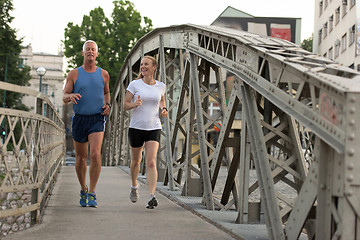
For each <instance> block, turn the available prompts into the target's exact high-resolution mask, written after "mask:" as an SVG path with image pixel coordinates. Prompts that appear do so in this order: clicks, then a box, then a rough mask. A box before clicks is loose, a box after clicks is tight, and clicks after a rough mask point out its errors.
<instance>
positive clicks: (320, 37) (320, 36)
mask: <svg viewBox="0 0 360 240" xmlns="http://www.w3.org/2000/svg"><path fill="white" fill-rule="evenodd" d="M321 39H322V29H320V30H319V44H320V43H321Z"/></svg>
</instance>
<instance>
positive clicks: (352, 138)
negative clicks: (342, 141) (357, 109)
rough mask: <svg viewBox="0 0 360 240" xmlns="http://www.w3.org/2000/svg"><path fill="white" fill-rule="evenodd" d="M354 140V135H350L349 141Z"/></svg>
mask: <svg viewBox="0 0 360 240" xmlns="http://www.w3.org/2000/svg"><path fill="white" fill-rule="evenodd" d="M354 139H355V134H354V133H350V134H349V140H350V141H353V140H354Z"/></svg>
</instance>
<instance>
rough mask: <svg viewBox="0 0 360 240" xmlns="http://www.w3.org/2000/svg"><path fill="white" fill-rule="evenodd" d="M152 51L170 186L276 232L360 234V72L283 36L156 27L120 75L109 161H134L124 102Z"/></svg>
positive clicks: (289, 235)
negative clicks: (160, 86) (162, 87)
mask: <svg viewBox="0 0 360 240" xmlns="http://www.w3.org/2000/svg"><path fill="white" fill-rule="evenodd" d="M144 55H152V56H155V57H156V58H157V60H158V68H157V77H156V78H157V79H158V80H160V81H162V82H164V83H165V84H166V86H167V92H166V102H167V106H168V109H169V117H168V118H166V119H164V124H163V131H162V134H163V138H162V143H161V146H160V149H159V154H158V169H159V173H160V174H159V181H161V182H163V183H164V184H165V185H167V186H168V187H169V189H170V190H180V191H182V194H183V195H186V196H202V197H203V203H204V204H205V206H206V208H207V209H208V210H214V211H217V210H227V211H237V213H238V214H237V215H238V217H237V219H234V222H236V223H250V222H253V221H259V222H262V221H263V222H265V223H266V225H267V229H268V235H269V239H274V240H280V239H298V238H299V236H300V234H302V233H306V234H307V236H308V238H309V239H346V240H348V239H360V221H359V220H360V219H359V216H360V205H359V202H360V174H357V172H359V170H360V161H359V157H360V151H359V150H358V149H359V147H358V146H359V144H360V130H359V129H360V128H359V127H360V125H359V124H358V121H357V120H358V119H360V116H359V114H360V111H359V110H358V108H359V106H360V88H359V86H360V85H359V83H360V80H359V73H358V72H356V71H354V70H352V69H349V68H346V67H342V66H341V65H339V64H336V63H335V62H333V61H331V60H328V59H325V58H322V57H319V56H316V55H313V54H312V53H309V52H307V51H305V50H303V49H301V48H299V47H298V46H297V45H294V44H292V43H290V42H287V41H283V40H280V39H275V38H269V37H262V36H258V35H253V34H250V33H247V32H240V31H235V30H231V29H224V28H217V27H204V26H195V25H180V26H172V27H168V28H161V29H156V30H154V31H152V32H151V33H149V34H147V35H146V36H144V37H143V38H142V39H140V40H139V41H138V42H137V44H136V45H135V46H134V48H133V49H132V51H131V53H130V54H129V55H128V57H127V59H126V61H125V62H124V66H123V68H122V69H121V71H120V74H119V76H118V80H117V83H116V88H115V91H114V92H113V93H112V104H113V106H114V107H113V108H112V112H111V114H110V116H109V121H108V125H107V132H106V138H105V144H104V149H103V150H104V154H103V158H104V159H103V164H104V165H110V166H114V165H129V161H130V159H131V158H130V151H129V145H128V141H127V130H128V125H129V119H130V113H129V112H125V111H124V110H123V103H124V97H125V91H126V87H127V85H128V84H129V82H130V81H132V80H133V79H134V78H135V76H136V75H137V73H138V71H139V66H140V60H141V57H142V56H144ZM224 76H227V79H225V77H224ZM225 80H226V81H225ZM214 105H216V106H218V111H216V112H215V113H214V112H213V113H212V114H210V113H209V109H210V107H211V106H214ZM236 123H237V124H238V125H239V124H240V125H241V127H240V128H239V127H238V129H241V130H237V128H236V127H234V125H236ZM214 128H216V129H218V130H219V132H218V134H217V135H216V136H217V137H216V138H217V139H215V138H214V134H213V133H214ZM356 159H358V160H356ZM254 169H255V170H254ZM254 209H258V210H254Z"/></svg>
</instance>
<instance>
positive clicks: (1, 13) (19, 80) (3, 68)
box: [0, 0, 31, 110]
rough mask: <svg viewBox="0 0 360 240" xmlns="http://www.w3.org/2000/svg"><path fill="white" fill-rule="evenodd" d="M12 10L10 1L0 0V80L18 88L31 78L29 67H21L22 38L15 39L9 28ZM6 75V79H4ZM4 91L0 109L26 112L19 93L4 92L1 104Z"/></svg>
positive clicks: (12, 31)
mask: <svg viewBox="0 0 360 240" xmlns="http://www.w3.org/2000/svg"><path fill="white" fill-rule="evenodd" d="M12 10H13V4H12V0H0V80H1V81H5V80H6V81H7V82H9V83H13V84H16V85H20V86H26V85H29V80H30V79H31V76H30V74H29V72H30V67H25V66H22V60H21V59H20V57H19V56H20V52H21V49H22V47H21V44H22V38H21V39H17V36H16V30H15V29H12V28H11V27H10V23H11V22H12V21H13V19H14V17H12V16H11V15H10V12H11V11H12ZM5 75H6V78H5ZM4 94H5V91H0V104H1V105H0V107H2V106H4V105H5V106H6V107H9V108H16V109H22V110H28V109H27V107H25V105H24V104H22V101H21V100H22V96H21V94H19V93H14V92H8V91H7V92H6V100H5V101H6V103H5V104H4V103H3V100H4Z"/></svg>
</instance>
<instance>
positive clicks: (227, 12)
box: [214, 6, 255, 22]
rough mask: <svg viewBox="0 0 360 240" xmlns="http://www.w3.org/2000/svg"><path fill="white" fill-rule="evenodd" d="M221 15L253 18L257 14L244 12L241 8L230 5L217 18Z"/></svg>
mask: <svg viewBox="0 0 360 240" xmlns="http://www.w3.org/2000/svg"><path fill="white" fill-rule="evenodd" d="M220 17H242V18H253V17H255V16H253V15H250V14H248V13H246V12H243V11H241V10H239V9H236V8H234V7H231V6H228V7H227V8H225V10H224V11H223V12H222V13H221V14H220V15H219V16H218V17H217V18H216V19H218V18H220ZM216 19H215V20H214V22H215V21H216Z"/></svg>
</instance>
